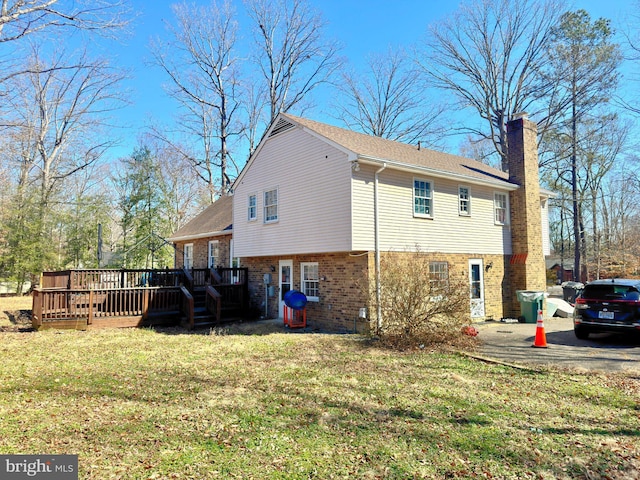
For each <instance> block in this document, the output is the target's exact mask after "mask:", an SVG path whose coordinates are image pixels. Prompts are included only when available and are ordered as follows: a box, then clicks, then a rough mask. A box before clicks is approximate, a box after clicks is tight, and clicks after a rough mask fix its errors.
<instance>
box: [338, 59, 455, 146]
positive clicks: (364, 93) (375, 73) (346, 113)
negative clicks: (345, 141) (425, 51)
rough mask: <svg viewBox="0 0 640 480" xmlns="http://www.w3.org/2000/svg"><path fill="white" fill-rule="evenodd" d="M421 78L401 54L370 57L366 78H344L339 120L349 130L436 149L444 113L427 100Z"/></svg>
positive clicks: (347, 75) (350, 75) (350, 74)
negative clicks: (418, 143) (439, 121)
mask: <svg viewBox="0 0 640 480" xmlns="http://www.w3.org/2000/svg"><path fill="white" fill-rule="evenodd" d="M419 77H420V73H419V72H418V71H417V70H415V69H414V68H412V66H411V65H410V64H409V60H408V58H407V57H406V55H405V54H404V52H403V51H401V50H398V51H395V52H394V51H391V50H390V51H389V52H388V53H387V54H386V55H375V56H371V57H369V59H368V70H367V72H366V73H365V74H364V75H362V74H360V73H355V72H351V73H345V74H343V76H342V80H343V81H342V82H341V84H340V86H339V87H338V88H339V89H340V90H341V91H342V93H343V96H342V97H340V100H339V102H338V103H336V106H335V108H336V110H337V111H338V116H339V118H340V119H341V120H342V121H343V122H344V123H345V124H346V125H347V126H348V127H349V128H352V129H357V130H360V131H362V132H364V133H367V134H369V135H373V136H376V137H383V138H388V139H390V140H396V141H400V142H405V143H417V142H421V143H422V144H424V145H426V146H435V145H436V144H437V143H438V140H439V139H440V137H441V128H440V127H439V125H438V124H437V121H438V119H439V116H440V114H441V113H442V112H443V109H442V108H441V107H438V106H435V105H433V102H431V101H428V100H427V98H426V96H425V94H424V92H425V89H424V88H422V86H421V85H420V83H419Z"/></svg>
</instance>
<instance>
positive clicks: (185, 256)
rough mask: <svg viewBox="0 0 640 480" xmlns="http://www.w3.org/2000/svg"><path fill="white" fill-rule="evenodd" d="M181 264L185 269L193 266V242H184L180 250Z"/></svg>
mask: <svg viewBox="0 0 640 480" xmlns="http://www.w3.org/2000/svg"><path fill="white" fill-rule="evenodd" d="M182 265H183V267H184V268H185V269H186V270H191V269H192V268H193V243H185V244H184V247H183V250H182Z"/></svg>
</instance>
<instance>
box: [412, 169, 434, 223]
mask: <svg viewBox="0 0 640 480" xmlns="http://www.w3.org/2000/svg"><path fill="white" fill-rule="evenodd" d="M416 181H419V182H425V183H428V184H429V191H430V192H431V197H427V198H429V200H431V204H430V207H431V208H430V210H431V213H429V214H425V213H416ZM434 190H435V185H434V184H433V180H430V179H428V178H420V177H413V181H412V182H411V200H412V205H411V209H412V211H413V216H414V217H416V218H433V210H434V203H435V202H434V201H433V192H434ZM421 198H422V197H421Z"/></svg>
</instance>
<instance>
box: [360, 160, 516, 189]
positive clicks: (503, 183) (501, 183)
mask: <svg viewBox="0 0 640 480" xmlns="http://www.w3.org/2000/svg"><path fill="white" fill-rule="evenodd" d="M358 162H359V163H362V164H363V165H367V164H369V165H384V164H386V165H387V168H392V169H394V170H400V171H403V172H409V173H417V174H421V175H425V176H429V177H436V178H446V179H449V180H452V179H455V180H459V181H461V182H464V183H470V184H474V185H484V186H490V187H498V188H501V189H503V190H507V191H513V190H518V189H519V188H520V186H519V185H516V184H514V183H510V182H509V181H507V180H501V179H496V180H482V179H479V178H476V177H470V176H467V175H461V174H459V173H452V172H445V171H443V170H436V169H435V168H429V167H423V166H420V165H411V164H407V163H402V162H397V161H393V160H385V159H383V158H373V157H367V156H359V157H358Z"/></svg>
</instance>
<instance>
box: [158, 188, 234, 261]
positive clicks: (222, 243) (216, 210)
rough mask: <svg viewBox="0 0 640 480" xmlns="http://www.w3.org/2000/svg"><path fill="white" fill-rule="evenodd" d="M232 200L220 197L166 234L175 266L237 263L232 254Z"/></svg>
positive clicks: (227, 197)
mask: <svg viewBox="0 0 640 480" xmlns="http://www.w3.org/2000/svg"><path fill="white" fill-rule="evenodd" d="M232 202H233V199H232V197H230V196H224V197H221V198H219V199H218V200H217V201H216V202H215V203H212V204H211V205H209V206H208V207H207V208H205V209H204V210H203V211H202V212H201V213H200V214H199V215H197V216H196V217H194V218H193V219H192V220H191V221H189V223H187V224H186V225H185V226H184V227H182V228H180V229H179V230H178V231H177V232H175V233H174V234H173V235H172V236H171V237H170V238H169V241H170V242H173V243H174V245H175V248H176V258H175V264H176V267H178V268H180V267H186V268H210V267H231V266H238V265H236V264H235V263H237V262H236V260H235V259H234V257H233V255H232V252H233V239H232V235H231V233H232V229H231V222H232V213H231V212H232V208H233V206H232Z"/></svg>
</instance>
